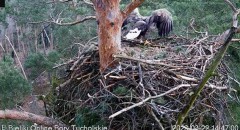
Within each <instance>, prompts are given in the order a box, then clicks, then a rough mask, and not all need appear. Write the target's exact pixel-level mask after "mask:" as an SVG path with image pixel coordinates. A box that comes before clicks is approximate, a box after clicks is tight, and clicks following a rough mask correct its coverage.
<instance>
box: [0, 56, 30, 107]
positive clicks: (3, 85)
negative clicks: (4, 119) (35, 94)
mask: <svg viewBox="0 0 240 130" xmlns="http://www.w3.org/2000/svg"><path fill="white" fill-rule="evenodd" d="M30 91H31V86H30V84H29V83H28V82H27V81H26V80H25V79H24V77H23V76H22V74H21V73H20V72H19V70H17V69H16V67H14V66H13V62H12V59H10V58H9V57H4V61H1V62H0V93H1V94H0V109H5V108H13V107H14V105H15V104H16V103H18V102H21V101H22V100H23V99H24V97H25V96H26V95H27V94H29V93H30Z"/></svg>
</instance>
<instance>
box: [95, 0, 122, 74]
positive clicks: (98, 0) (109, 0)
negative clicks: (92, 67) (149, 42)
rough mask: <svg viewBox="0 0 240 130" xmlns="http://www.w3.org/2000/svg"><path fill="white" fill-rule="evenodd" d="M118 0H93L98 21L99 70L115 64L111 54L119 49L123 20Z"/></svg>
mask: <svg viewBox="0 0 240 130" xmlns="http://www.w3.org/2000/svg"><path fill="white" fill-rule="evenodd" d="M119 4H120V0H95V2H94V6H95V9H96V18H97V23H98V46H99V55H100V70H101V71H102V72H103V71H104V70H105V69H106V68H108V67H112V66H114V65H115V64H116V62H114V59H113V54H116V53H118V52H119V51H120V49H121V26H122V22H123V18H122V14H121V11H120V8H119Z"/></svg>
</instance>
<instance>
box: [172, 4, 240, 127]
mask: <svg viewBox="0 0 240 130" xmlns="http://www.w3.org/2000/svg"><path fill="white" fill-rule="evenodd" d="M225 1H226V2H229V1H228V0H225ZM231 5H232V4H230V6H231ZM236 14H238V13H235V14H234V15H233V27H232V28H231V29H230V31H229V32H228V34H227V35H226V37H224V42H223V43H224V44H223V46H222V47H221V48H220V50H219V52H218V53H217V54H216V55H215V57H214V60H213V62H212V63H211V65H210V67H209V69H208V71H207V72H206V74H205V76H204V78H203V79H202V81H201V82H200V83H199V86H198V88H197V90H196V92H195V93H194V94H193V95H192V97H191V99H190V102H189V103H188V104H187V106H186V107H185V108H184V109H183V111H182V112H181V113H180V114H179V116H178V119H177V123H176V125H177V126H182V123H183V121H184V119H185V118H186V116H187V115H188V113H189V111H190V109H191V108H192V106H193V104H194V102H195V101H196V99H197V97H198V96H199V95H200V92H201V91H202V89H203V88H204V86H205V84H206V83H207V81H208V80H209V78H210V77H211V76H212V75H213V73H214V71H215V70H216V68H217V66H218V65H219V63H220V62H221V60H222V58H223V56H224V54H225V53H226V51H227V49H228V46H229V45H230V41H231V40H232V38H233V36H234V35H235V32H236V30H237V28H236V27H237V25H236V24H237V15H236Z"/></svg>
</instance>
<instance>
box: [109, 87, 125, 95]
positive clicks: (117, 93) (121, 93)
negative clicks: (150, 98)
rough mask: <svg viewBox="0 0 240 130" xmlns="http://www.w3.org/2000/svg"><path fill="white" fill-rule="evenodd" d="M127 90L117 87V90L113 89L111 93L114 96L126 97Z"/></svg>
mask: <svg viewBox="0 0 240 130" xmlns="http://www.w3.org/2000/svg"><path fill="white" fill-rule="evenodd" d="M128 90H129V89H128V88H126V87H124V86H118V87H117V88H115V89H114V90H113V93H114V94H116V95H121V96H123V95H127V94H128Z"/></svg>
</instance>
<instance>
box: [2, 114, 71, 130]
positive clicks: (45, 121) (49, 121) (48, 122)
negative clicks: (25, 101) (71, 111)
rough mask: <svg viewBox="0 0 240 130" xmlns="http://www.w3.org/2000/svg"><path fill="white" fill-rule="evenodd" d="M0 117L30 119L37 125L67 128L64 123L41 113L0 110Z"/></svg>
mask: <svg viewBox="0 0 240 130" xmlns="http://www.w3.org/2000/svg"><path fill="white" fill-rule="evenodd" d="M0 119H13V120H22V121H30V122H33V123H37V124H39V125H44V126H48V127H53V128H59V127H65V128H68V126H67V125H65V124H64V123H62V122H60V121H58V120H56V119H53V118H49V117H46V116H42V115H36V114H33V113H29V112H24V111H16V110H0Z"/></svg>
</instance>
